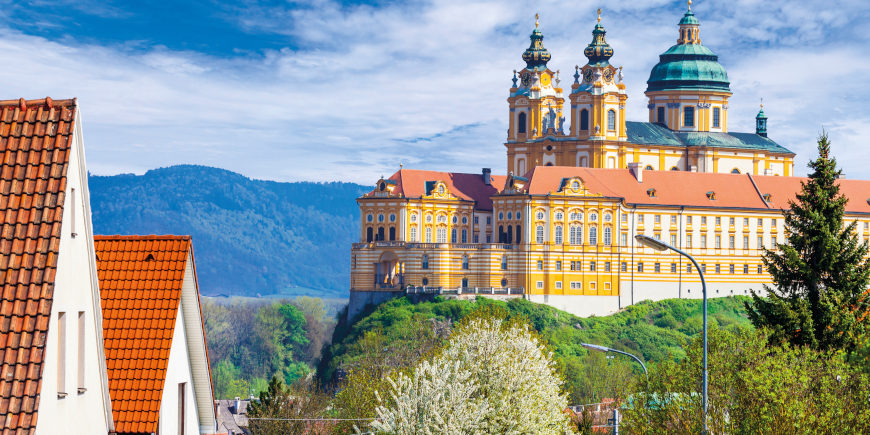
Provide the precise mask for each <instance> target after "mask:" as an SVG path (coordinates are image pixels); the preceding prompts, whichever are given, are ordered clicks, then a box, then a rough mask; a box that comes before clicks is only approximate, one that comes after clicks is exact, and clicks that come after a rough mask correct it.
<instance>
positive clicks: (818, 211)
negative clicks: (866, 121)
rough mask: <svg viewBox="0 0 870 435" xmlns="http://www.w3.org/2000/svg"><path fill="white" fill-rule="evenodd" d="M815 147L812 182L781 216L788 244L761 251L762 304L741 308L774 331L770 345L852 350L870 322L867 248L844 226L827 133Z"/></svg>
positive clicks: (759, 324) (837, 173) (756, 301)
mask: <svg viewBox="0 0 870 435" xmlns="http://www.w3.org/2000/svg"><path fill="white" fill-rule="evenodd" d="M818 149H819V156H818V158H817V159H816V160H814V161H812V162H810V164H809V167H810V169H812V174H810V176H809V180H807V181H806V182H803V183H801V186H802V188H801V192H800V193H798V195H797V197H796V200H795V201H789V206H790V209H789V210H785V211H784V214H785V227H786V235H787V243H784V244H779V245H778V246H776V247H775V248H774V250H766V249H765V252H764V256H763V258H762V261H763V262H764V265H765V266H766V267H767V270H768V272H769V273H770V275H771V277H772V278H773V281H774V284H775V285H774V286H773V287H771V286H767V285H765V286H764V288H765V290H766V291H767V293H768V297H767V299H764V298H761V297H760V296H759V295H758V294H756V293H755V292H754V291H753V292H752V298H753V300H752V302H751V303H747V304H746V308H747V311H748V313H749V318H750V320H751V321H752V323H753V324H754V325H755V326H756V327H766V328H769V329H770V330H771V332H772V334H771V338H770V339H771V341H772V342H775V343H785V342H787V343H791V344H792V345H797V346H810V347H812V348H815V349H820V350H832V349H845V350H847V351H853V350H855V349H856V348H857V347H858V346H859V345H860V344H861V343H862V342H863V340H865V339H866V332H867V329H868V320H870V316H868V305H870V298H868V294H867V285H868V282H870V263H868V261H867V259H866V255H867V244H866V243H865V242H859V239H858V236H857V234H856V227H857V222H855V221H853V222H851V223H849V224H848V225H846V226H845V227H844V225H843V215H844V213H845V206H846V202H847V201H848V199H847V198H846V197H845V196H844V195H841V194H840V188H839V185H838V184H837V179H838V178H839V176H840V175H841V173H842V172H841V171H840V170H838V169H837V164H836V160H835V159H833V158H832V157H830V150H831V145H830V143H829V142H828V137H827V135H826V134H824V133H823V134H822V135H821V136H820V137H819V140H818Z"/></svg>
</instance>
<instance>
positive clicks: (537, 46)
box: [523, 14, 550, 71]
mask: <svg viewBox="0 0 870 435" xmlns="http://www.w3.org/2000/svg"><path fill="white" fill-rule="evenodd" d="M539 19H540V16H539V15H538V14H535V30H532V34H531V35H530V36H529V39H530V40H531V44H529V48H527V49H526V51H524V52H523V60H524V61H525V62H526V68H527V69H530V70H534V71H544V70H546V69H547V62H548V61H549V60H550V52H549V51H547V49H546V48H544V34H543V33H541V30H540V29H538V25H539V23H538V20H539Z"/></svg>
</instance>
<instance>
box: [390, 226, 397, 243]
mask: <svg viewBox="0 0 870 435" xmlns="http://www.w3.org/2000/svg"><path fill="white" fill-rule="evenodd" d="M393 240H396V227H390V241H393Z"/></svg>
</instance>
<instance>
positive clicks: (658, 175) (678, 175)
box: [525, 166, 870, 213]
mask: <svg viewBox="0 0 870 435" xmlns="http://www.w3.org/2000/svg"><path fill="white" fill-rule="evenodd" d="M528 177H529V182H528V183H527V184H526V186H525V192H526V193H528V194H531V195H546V194H549V193H551V192H555V191H558V190H559V188H560V187H561V185H562V180H564V179H566V178H571V177H580V179H582V180H583V183H584V185H585V186H586V188H587V189H588V190H589V191H590V192H592V193H595V194H598V195H601V196H606V197H613V198H621V199H623V200H624V201H625V203H626V204H629V205H641V206H656V205H658V206H687V207H717V208H753V209H767V208H770V209H774V210H779V209H785V208H788V200H790V199H794V197H795V194H796V193H797V192H799V191H800V190H801V182H802V181H806V178H804V177H779V176H771V175H767V176H764V175H752V176H750V175H748V174H714V173H706V172H685V171H650V170H644V171H643V174H642V177H641V179H642V180H643V182H640V183H639V182H638V181H637V179H636V178H635V177H634V175H633V174H632V173H631V172H630V171H629V170H628V169H593V168H575V167H563V166H538V167H535V168H534V169H533V170H532V171H531V172H530V173H529V175H528ZM753 182H754V184H753ZM839 183H840V191H841V192H842V193H843V194H845V195H846V196H847V197H848V198H849V202H848V203H847V204H846V212H848V213H870V204H868V202H867V201H868V198H870V181H866V180H840V181H839ZM756 186H757V187H758V189H757V190H756ZM650 189H655V196H650V195H649V191H650ZM708 192H715V199H713V200H711V199H708V197H707V193H708ZM765 194H769V195H770V196H769V198H770V203H769V204H768V203H766V202H765V200H764V199H763V195H765ZM768 205H769V206H768Z"/></svg>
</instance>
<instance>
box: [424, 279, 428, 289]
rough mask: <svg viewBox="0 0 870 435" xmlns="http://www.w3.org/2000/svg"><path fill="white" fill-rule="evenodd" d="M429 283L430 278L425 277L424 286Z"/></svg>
mask: <svg viewBox="0 0 870 435" xmlns="http://www.w3.org/2000/svg"><path fill="white" fill-rule="evenodd" d="M427 285H429V278H423V287H425V286H427Z"/></svg>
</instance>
